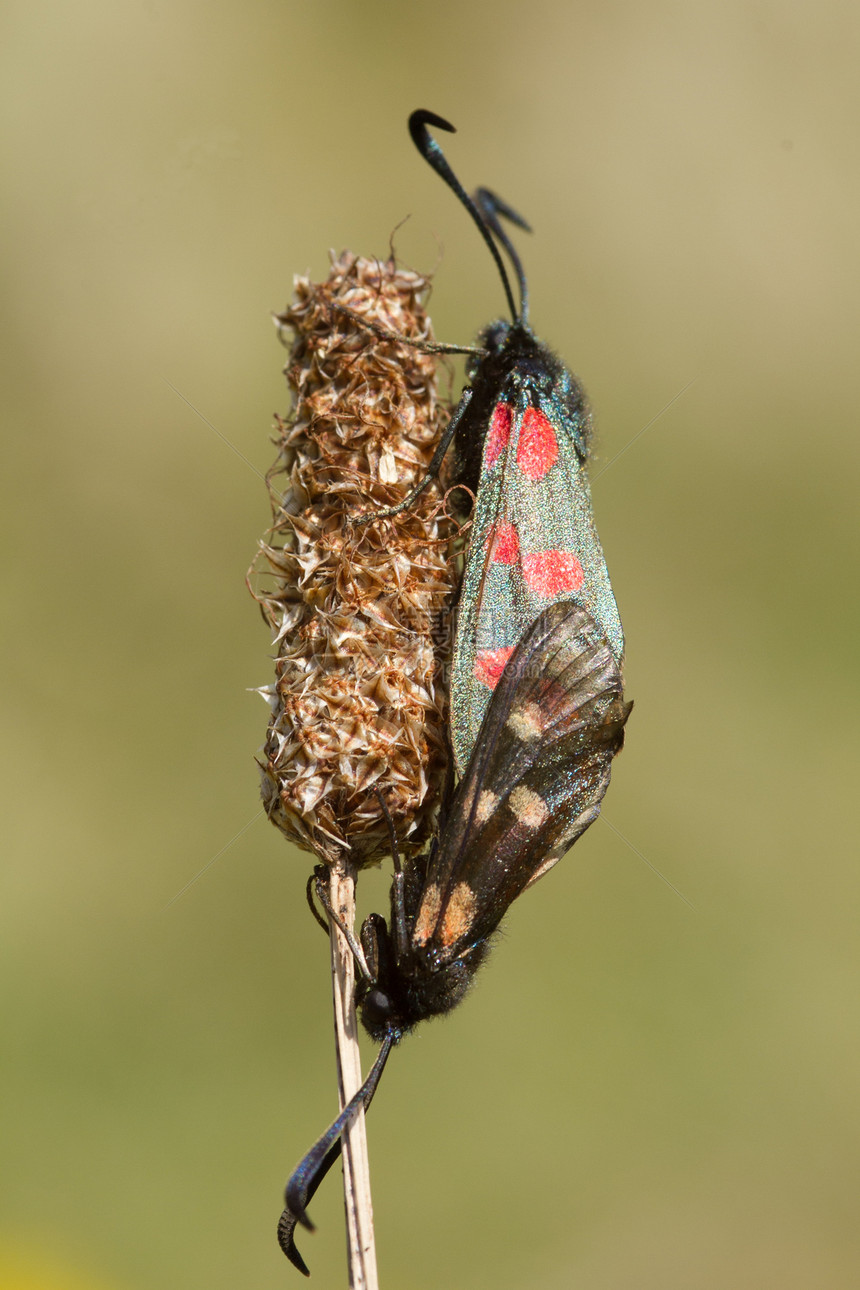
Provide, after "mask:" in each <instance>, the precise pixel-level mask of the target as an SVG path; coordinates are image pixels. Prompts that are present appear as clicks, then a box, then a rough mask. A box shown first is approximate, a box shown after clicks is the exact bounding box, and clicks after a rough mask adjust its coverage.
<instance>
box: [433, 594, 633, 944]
mask: <svg viewBox="0 0 860 1290" xmlns="http://www.w3.org/2000/svg"><path fill="white" fill-rule="evenodd" d="M629 710H630V705H629V704H625V703H624V701H623V698H622V679H621V674H620V671H619V669H618V665H617V664H616V662H615V660H614V658H613V655H612V651H611V649H610V647H609V644H608V642H607V640H606V638H605V637H604V636H603V634H602V633H601V631H600V628H599V627H598V625H597V623H596V622H595V620H594V619H593V618H592V616H591V615H590V614H589V613H588V611H587V610H585V609H583V608H582V607H581V606H580V605H576V604H575V603H573V602H572V601H563V602H559V603H556V604H554V605H551V606H550V607H549V608H548V609H547V610H545V611H544V613H543V614H541V615H540V617H539V618H538V619H537V620H536V622H535V623H534V624H533V625H532V627H531V628H530V629H529V630H528V632H526V634H525V636H524V637H523V639H522V640H521V641H520V643H519V645H518V646H517V649H516V650H515V652H514V654H513V655H512V656H511V659H510V661H509V662H508V665H507V667H506V668H505V671H504V672H503V673H502V677H501V679H500V681H499V683H498V685H497V686H496V690H495V692H494V694H493V698H492V700H491V703H490V706H489V708H488V709H487V713H486V716H485V718H484V722H483V725H482V727H481V732H480V735H479V737H478V741H477V743H476V746H475V753H474V755H473V757H472V760H471V762H470V763H469V766H468V769H467V771H466V774H465V776H464V778H463V780H462V782H461V784H460V786H459V788H458V790H457V793H456V795H455V798H454V801H453V803H452V807H451V811H450V814H449V816H448V819H447V821H446V824H445V828H444V831H443V833H442V836H441V838H440V840H439V846H438V848H437V850H436V854H435V856H434V857H433V859H432V861H431V863H430V867H429V869H428V872H427V879H426V883H425V895H424V899H423V901H422V904H421V906H420V908H419V912H418V917H417V919H416V924H415V929H414V933H413V943H414V945H415V947H416V948H421V947H426V951H427V952H428V953H432V954H433V957H434V958H435V959H436V961H437V962H444V961H449V960H451V959H453V958H456V957H457V956H458V955H459V954H461V953H462V952H463V950H464V949H465V948H466V947H467V946H469V945H471V944H472V943H474V942H475V941H476V940H479V939H481V938H483V937H485V936H487V935H489V934H490V932H492V931H493V930H494V928H495V927H496V926H497V925H498V923H499V921H500V919H501V918H502V916H503V915H504V913H505V910H506V909H507V907H508V906H509V905H510V903H511V902H512V901H513V900H515V899H516V897H517V896H518V895H519V894H520V893H521V892H522V891H523V890H524V889H525V888H526V887H527V886H528V885H529V883H530V882H532V881H534V879H535V878H536V877H538V876H540V874H541V873H542V872H544V871H545V870H546V869H547V868H548V867H550V865H551V864H552V863H554V862H555V860H556V859H558V857H559V855H560V854H562V853H563V851H564V850H566V849H567V847H569V846H570V845H572V843H573V842H575V841H576V838H577V837H579V835H580V834H581V833H582V832H584V830H585V829H586V828H587V827H588V825H589V824H590V823H591V822H592V821H593V820H594V819H595V818H596V816H597V814H598V812H599V809H600V802H601V799H602V797H603V794H604V793H605V792H606V788H607V786H608V784H609V776H610V769H611V763H612V758H613V757H614V756H615V754H616V753H617V752H618V751H619V749H620V748H621V745H622V743H623V741H624V723H625V721H626V720H627V715H628V712H629Z"/></svg>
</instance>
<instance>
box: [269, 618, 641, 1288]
mask: <svg viewBox="0 0 860 1290" xmlns="http://www.w3.org/2000/svg"><path fill="white" fill-rule="evenodd" d="M631 706H632V705H631V704H629V703H625V702H624V698H623V693H622V678H621V672H620V669H619V665H618V662H617V660H616V658H615V655H614V652H613V649H612V645H611V643H610V642H609V640H607V638H606V635H605V634H604V632H603V631H602V629H601V627H600V626H599V625H598V623H597V622H596V620H595V619H594V617H593V616H592V615H591V614H590V613H589V612H588V610H587V609H585V608H583V607H582V606H581V605H578V604H576V603H575V602H574V601H570V600H568V601H557V602H555V603H553V604H552V605H550V606H549V608H547V609H546V610H544V612H543V613H542V614H540V615H539V617H538V618H537V619H536V621H535V622H533V623H532V625H531V627H530V628H529V629H528V630H527V631H526V632H525V634H524V635H523V637H522V639H521V640H520V642H519V644H518V645H517V647H516V648H515V650H514V652H513V654H512V655H511V657H510V659H509V660H508V662H507V664H506V666H505V667H504V669H503V671H502V673H501V677H500V679H499V681H498V684H497V685H496V687H495V690H494V691H493V694H492V697H491V699H490V703H489V706H488V708H487V711H486V714H485V716H484V719H483V723H482V725H481V729H480V733H479V736H478V740H477V743H476V746H475V751H474V754H473V756H472V759H471V761H470V762H469V766H468V769H467V771H466V774H465V775H464V776H463V778H462V780H461V781H460V783H459V785H458V786H457V788H456V790H455V791H454V792H453V794H452V796H451V798H450V802H449V804H448V809H447V812H446V815H445V819H444V822H443V824H442V827H441V831H440V834H439V837H438V839H437V841H436V843H435V844H434V846H433V848H432V849H431V851H430V853H429V855H425V856H423V857H421V856H419V857H416V858H409V859H407V860H406V861H405V862H403V863H401V862H400V860H399V859H398V858H397V857H396V856H395V874H394V880H393V883H392V888H391V918H390V927H389V925H388V923H387V922H386V920H385V919H384V918H383V917H382V916H381V915H379V914H371V915H370V916H369V917H368V918H367V919H366V921H365V923H364V925H363V927H362V929H361V950H359V947H358V946H357V945H356V946H355V953H356V959H357V962H358V964H359V968H360V969H361V970H362V971H363V970H364V968H365V967H366V969H367V971H366V975H365V977H364V979H363V980H362V982H361V983H360V985H359V988H358V1002H359V1007H360V1011H361V1019H362V1022H363V1023H364V1026H365V1028H366V1029H367V1031H368V1032H369V1033H370V1035H371V1036H372V1037H373V1038H374V1039H375V1040H376V1041H377V1042H380V1043H381V1044H382V1049H381V1052H380V1054H379V1057H378V1058H377V1061H376V1063H375V1064H374V1067H373V1070H372V1071H371V1073H370V1076H369V1077H368V1080H367V1082H366V1083H365V1085H364V1086H363V1087H362V1088H361V1089H360V1090H359V1092H358V1093H357V1094H356V1096H355V1097H354V1098H353V1100H352V1102H350V1103H349V1105H348V1106H347V1107H346V1108H345V1109H344V1111H343V1112H342V1113H341V1114H340V1115H339V1116H338V1118H337V1120H335V1122H334V1124H333V1125H332V1126H331V1128H330V1129H329V1130H328V1132H327V1133H326V1134H325V1135H324V1136H323V1137H322V1138H321V1139H320V1140H319V1142H318V1143H317V1144H316V1146H315V1147H314V1148H313V1149H312V1150H311V1152H310V1153H309V1154H308V1155H307V1156H306V1157H305V1159H304V1160H303V1161H302V1163H301V1164H300V1165H299V1167H298V1169H297V1170H296V1171H295V1173H294V1174H293V1176H292V1178H291V1179H290V1181H289V1183H288V1184H287V1190H286V1203H287V1209H286V1210H285V1212H284V1215H283V1218H282V1220H281V1224H280V1227H279V1236H280V1239H281V1244H282V1248H283V1249H284V1252H285V1253H286V1254H287V1257H288V1258H290V1259H291V1261H292V1262H293V1263H295V1264H296V1266H297V1267H299V1268H301V1270H302V1271H306V1268H305V1265H304V1263H303V1261H302V1259H301V1255H299V1253H298V1251H297V1250H296V1248H295V1244H294V1241H293V1234H294V1229H295V1226H296V1223H297V1222H302V1223H304V1224H305V1225H306V1226H310V1222H309V1220H308V1217H307V1212H306V1210H307V1205H308V1202H309V1200H310V1198H311V1196H312V1195H313V1193H314V1192H315V1191H316V1188H317V1186H318V1185H319V1183H320V1181H321V1180H322V1178H323V1177H324V1175H325V1173H326V1172H327V1170H328V1169H329V1168H330V1167H331V1165H332V1164H333V1163H334V1161H335V1160H336V1158H337V1155H338V1152H339V1150H340V1134H341V1132H342V1131H343V1128H344V1125H345V1124H346V1123H347V1121H348V1119H349V1117H350V1115H352V1114H353V1113H354V1111H355V1109H356V1108H357V1106H358V1105H359V1103H363V1104H364V1105H365V1107H366V1106H368V1105H369V1102H370V1099H371V1097H372V1096H373V1093H374V1091H375V1089H376V1084H377V1082H378V1080H379V1077H380V1075H381V1073H382V1068H383V1066H384V1064H385V1060H386V1058H387V1056H388V1053H389V1051H390V1049H391V1047H392V1045H393V1044H395V1043H397V1042H398V1040H400V1038H401V1037H402V1036H403V1035H404V1034H406V1033H407V1032H409V1031H410V1030H412V1029H413V1028H414V1026H416V1025H417V1024H418V1023H419V1022H421V1021H425V1020H427V1019H428V1018H430V1017H434V1016H437V1015H439V1014H442V1013H446V1012H449V1011H450V1010H451V1009H452V1008H453V1007H455V1006H456V1005H457V1004H458V1003H459V1002H460V1001H461V999H462V998H463V996H464V995H465V994H466V992H467V990H468V989H469V986H470V985H471V983H472V980H473V978H474V975H475V972H476V970H477V968H478V967H479V966H480V964H481V963H482V962H483V960H484V959H485V957H486V955H487V951H488V948H489V944H490V939H491V937H492V935H493V933H494V932H495V931H496V929H497V928H498V926H499V923H500V922H501V920H502V918H503V916H504V914H505V912H506V911H507V909H508V907H509V906H510V905H511V903H512V902H513V901H514V900H516V898H517V897H518V896H519V895H521V894H522V892H524V891H525V890H526V888H527V887H529V886H530V885H531V884H532V883H533V882H535V881H536V880H537V879H538V878H540V877H542V875H543V874H545V873H546V872H547V870H548V869H550V868H551V867H552V866H553V865H554V864H555V863H556V861H557V860H559V859H560V858H561V856H562V855H563V854H564V853H565V852H566V851H567V850H568V849H569V847H571V846H572V845H573V843H574V842H575V841H576V839H577V838H578V837H579V836H580V835H581V834H582V833H583V832H584V831H585V830H586V829H587V828H588V826H589V824H591V823H592V821H593V820H595V819H596V818H597V815H598V813H599V811H600V803H601V801H602V799H603V795H604V793H605V792H606V789H607V787H608V785H609V776H610V772H611V767H612V759H613V758H614V756H615V755H616V753H617V752H618V751H619V750H620V749H621V746H622V744H623V742H624V723H625V722H626V720H627V717H628V714H629V712H630V708H631ZM317 890H318V892H320V893H322V892H324V887H323V886H322V884H318V888H317Z"/></svg>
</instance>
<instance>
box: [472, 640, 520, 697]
mask: <svg viewBox="0 0 860 1290" xmlns="http://www.w3.org/2000/svg"><path fill="white" fill-rule="evenodd" d="M513 652H514V646H513V645H502V646H500V648H499V649H479V650H478V652H477V654H476V655H475V668H474V673H475V677H476V678H477V680H479V681H480V682H481V684H482V685H486V686H487V688H488V689H490V690H495V688H496V686H497V685H498V683H499V677H500V676H501V675H502V673H503V672H504V670H505V664H506V663H507V661H508V659H509V658H510V657H511V655H512V654H513Z"/></svg>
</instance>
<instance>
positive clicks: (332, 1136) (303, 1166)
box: [278, 1031, 397, 1277]
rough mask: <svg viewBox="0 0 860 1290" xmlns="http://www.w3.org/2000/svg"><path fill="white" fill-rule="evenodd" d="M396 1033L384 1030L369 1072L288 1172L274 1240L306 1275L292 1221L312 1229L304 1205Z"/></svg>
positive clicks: (366, 1100) (371, 1088)
mask: <svg viewBox="0 0 860 1290" xmlns="http://www.w3.org/2000/svg"><path fill="white" fill-rule="evenodd" d="M396 1037H397V1036H396V1034H395V1032H394V1031H389V1032H388V1034H387V1035H386V1036H385V1038H384V1039H383V1041H382V1047H381V1048H380V1050H379V1053H378V1054H377V1057H376V1061H375V1062H374V1063H373V1066H372V1067H371V1068H370V1074H369V1075H368V1077H367V1079H366V1080H365V1081H364V1083H363V1084H362V1086H361V1088H360V1089H359V1090H358V1092H357V1093H356V1094H355V1095H354V1097H351V1098H350V1100H349V1101H348V1102H347V1104H346V1106H345V1107H344V1108H343V1110H342V1111H341V1113H340V1115H339V1116H338V1117H337V1119H336V1120H334V1121H333V1123H332V1124H331V1125H329V1127H328V1128H327V1129H326V1131H325V1133H324V1134H323V1135H322V1137H321V1138H320V1139H319V1140H318V1141H317V1142H315V1143H314V1145H313V1146H312V1147H311V1149H310V1151H309V1152H308V1153H307V1155H306V1156H305V1157H304V1159H303V1160H302V1161H300V1163H299V1164H298V1165H297V1166H296V1168H295V1169H294V1170H293V1172H292V1174H291V1175H290V1180H289V1182H288V1183H287V1186H286V1189H285V1191H284V1202H285V1209H284V1212H283V1214H282V1215H281V1217H280V1220H279V1222H278V1244H279V1245H280V1247H281V1249H282V1250H283V1252H284V1254H285V1255H286V1256H287V1258H288V1259H289V1260H290V1263H292V1265H293V1267H295V1268H298V1270H299V1272H302V1273H304V1275H305V1276H306V1277H307V1276H310V1272H309V1271H308V1266H307V1264H306V1263H305V1261H304V1259H303V1258H302V1256H301V1254H299V1252H298V1250H297V1249H296V1243H295V1230H296V1225H297V1224H298V1223H301V1224H302V1226H303V1227H306V1228H307V1229H308V1231H309V1232H313V1231H314V1225H313V1223H312V1222H311V1220H310V1218H309V1217H308V1214H307V1207H308V1205H309V1204H310V1202H311V1200H312V1199H313V1197H314V1195H315V1193H316V1190H317V1188H318V1187H319V1185H320V1183H321V1182H322V1180H323V1178H325V1176H326V1174H327V1173H328V1171H329V1170H330V1169H331V1167H332V1165H333V1164H334V1162H335V1161H336V1160H337V1158H338V1156H339V1155H340V1153H341V1148H342V1140H341V1135H342V1133H343V1131H344V1129H345V1128H346V1126H347V1124H348V1123H349V1121H350V1119H351V1118H352V1116H353V1115H355V1113H356V1111H357V1110H358V1108H359V1106H363V1107H364V1109H365V1111H366V1110H367V1109H368V1108H369V1106H370V1104H371V1102H372V1101H373V1095H374V1093H375V1092H376V1089H377V1086H378V1085H379V1081H380V1079H381V1078H382V1072H383V1071H384V1070H385V1063H386V1062H387V1061H388V1055H389V1053H390V1052H391V1049H392V1047H393V1045H394V1041H395V1039H396Z"/></svg>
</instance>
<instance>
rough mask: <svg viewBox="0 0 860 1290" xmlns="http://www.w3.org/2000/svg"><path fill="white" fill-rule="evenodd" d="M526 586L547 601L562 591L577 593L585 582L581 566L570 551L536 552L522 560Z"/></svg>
mask: <svg viewBox="0 0 860 1290" xmlns="http://www.w3.org/2000/svg"><path fill="white" fill-rule="evenodd" d="M523 577H524V578H525V580H526V586H527V587H528V588H529V590H530V591H533V592H534V593H535V595H537V596H546V598H547V599H548V600H551V599H553V597H555V596H560V595H561V593H562V592H564V591H579V589H580V587H581V586H582V584H583V582H584V581H585V574H584V573H583V572H582V565H581V564H580V563H579V560H578V559H577V558H576V556H575V555H574V554H573V552H572V551H536V552H535V553H534V555H527V556H526V557H525V559H524V560H523Z"/></svg>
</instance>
